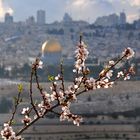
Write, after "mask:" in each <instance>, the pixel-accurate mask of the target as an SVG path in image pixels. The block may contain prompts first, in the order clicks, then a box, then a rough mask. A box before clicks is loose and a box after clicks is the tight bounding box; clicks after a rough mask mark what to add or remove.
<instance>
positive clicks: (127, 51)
mask: <svg viewBox="0 0 140 140" xmlns="http://www.w3.org/2000/svg"><path fill="white" fill-rule="evenodd" d="M122 55H123V56H125V57H126V58H127V59H130V58H132V57H134V55H135V52H134V51H133V49H131V48H130V47H128V48H126V49H125V50H124V52H123V53H122Z"/></svg>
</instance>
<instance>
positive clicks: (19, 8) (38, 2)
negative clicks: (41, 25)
mask: <svg viewBox="0 0 140 140" xmlns="http://www.w3.org/2000/svg"><path fill="white" fill-rule="evenodd" d="M38 9H43V10H45V11H46V22H47V23H50V22H53V21H56V20H58V21H60V20H61V19H62V17H63V15H64V13H65V12H68V13H69V14H70V15H71V16H72V18H73V19H75V20H79V19H82V20H86V21H90V22H94V21H95V19H96V18H97V17H98V16H103V15H108V14H111V13H114V12H115V13H119V12H120V11H122V10H123V9H124V10H125V12H126V14H127V16H128V17H127V18H128V20H129V21H132V20H133V19H137V18H138V17H139V15H140V0H0V20H3V16H4V14H5V12H7V11H8V12H10V13H13V16H14V20H15V21H19V20H25V19H26V18H27V17H28V16H31V15H33V16H36V11H37V10H38Z"/></svg>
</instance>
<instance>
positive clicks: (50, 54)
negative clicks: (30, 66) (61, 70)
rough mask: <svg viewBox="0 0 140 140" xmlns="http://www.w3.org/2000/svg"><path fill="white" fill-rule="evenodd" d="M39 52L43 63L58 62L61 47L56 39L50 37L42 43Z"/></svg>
mask: <svg viewBox="0 0 140 140" xmlns="http://www.w3.org/2000/svg"><path fill="white" fill-rule="evenodd" d="M41 52H42V56H41V60H42V61H43V63H44V64H45V65H56V64H60V60H61V53H62V47H61V45H60V43H59V42H58V41H57V40H55V39H51V40H49V41H45V42H44V43H43V45H42V49H41Z"/></svg>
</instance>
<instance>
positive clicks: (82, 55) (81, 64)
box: [73, 42, 89, 73]
mask: <svg viewBox="0 0 140 140" xmlns="http://www.w3.org/2000/svg"><path fill="white" fill-rule="evenodd" d="M86 48H87V46H86V45H85V43H84V42H81V43H80V44H79V45H78V46H77V50H76V51H75V54H76V61H75V69H74V70H73V72H76V71H78V73H81V72H82V71H86V69H85V60H86V59H87V57H88V54H89V52H88V51H87V49H86Z"/></svg>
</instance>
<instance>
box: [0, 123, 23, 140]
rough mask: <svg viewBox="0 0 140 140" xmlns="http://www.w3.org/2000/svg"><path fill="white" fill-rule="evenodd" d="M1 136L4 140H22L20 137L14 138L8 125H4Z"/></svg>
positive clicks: (14, 135) (13, 133)
mask: <svg viewBox="0 0 140 140" xmlns="http://www.w3.org/2000/svg"><path fill="white" fill-rule="evenodd" d="M1 136H2V138H3V139H4V140H22V138H21V136H16V134H15V132H14V131H13V128H12V127H11V126H9V124H8V123H4V128H3V130H2V131H1Z"/></svg>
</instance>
